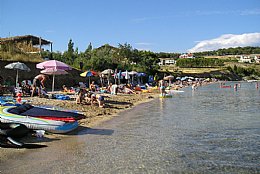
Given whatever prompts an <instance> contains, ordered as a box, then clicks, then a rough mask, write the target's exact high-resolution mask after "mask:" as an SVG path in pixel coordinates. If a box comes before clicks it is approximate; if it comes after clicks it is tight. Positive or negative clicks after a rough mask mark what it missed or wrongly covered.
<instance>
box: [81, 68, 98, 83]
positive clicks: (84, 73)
mask: <svg viewBox="0 0 260 174" xmlns="http://www.w3.org/2000/svg"><path fill="white" fill-rule="evenodd" d="M97 74H98V73H97V72H95V71H85V72H83V73H81V74H80V76H81V77H88V84H89V86H90V77H91V76H95V75H97Z"/></svg>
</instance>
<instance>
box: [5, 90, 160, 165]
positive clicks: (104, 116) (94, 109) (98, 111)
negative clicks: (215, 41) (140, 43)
mask: <svg viewBox="0 0 260 174" xmlns="http://www.w3.org/2000/svg"><path fill="white" fill-rule="evenodd" d="M156 97H158V93H157V91H154V92H153V93H140V94H118V95H108V97H106V103H105V107H104V108H99V107H98V106H97V105H85V104H84V105H83V104H76V102H75V101H74V100H56V99H46V98H39V97H25V98H24V99H26V100H27V101H28V103H30V104H32V105H36V106H37V105H44V106H54V107H61V108H64V109H69V110H77V111H79V112H82V113H83V114H84V115H85V116H86V117H85V118H84V119H82V120H79V125H80V126H79V127H78V128H77V129H76V130H74V131H73V132H70V133H68V134H51V133H46V134H45V135H44V139H50V140H51V139H61V138H65V137H67V136H69V135H70V134H77V132H79V131H80V130H82V129H86V128H91V127H93V126H95V125H97V124H99V123H100V122H103V121H106V120H109V119H112V118H113V117H116V116H117V115H118V113H119V112H122V111H125V110H127V109H131V108H133V107H134V106H136V105H138V104H140V103H143V102H148V101H150V100H153V99H154V98H156ZM20 141H21V142H23V143H36V144H42V145H47V146H48V141H39V140H38V139H37V137H36V136H35V135H34V134H33V133H32V134H29V135H28V136H27V137H25V138H23V139H21V140H20ZM30 150H31V149H15V148H0V154H1V159H0V162H1V161H4V160H7V159H8V158H10V157H13V156H14V155H18V154H22V153H25V152H26V151H30Z"/></svg>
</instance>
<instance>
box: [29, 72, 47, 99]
mask: <svg viewBox="0 0 260 174" xmlns="http://www.w3.org/2000/svg"><path fill="white" fill-rule="evenodd" d="M47 79H48V76H47V75H44V74H39V75H37V76H36V77H34V79H33V84H32V94H31V97H33V95H34V93H35V91H36V89H37V88H38V96H40V95H41V88H45V86H44V83H45V81H46V80H47Z"/></svg>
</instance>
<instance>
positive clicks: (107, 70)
mask: <svg viewBox="0 0 260 174" xmlns="http://www.w3.org/2000/svg"><path fill="white" fill-rule="evenodd" d="M113 73H114V70H112V69H105V70H104V71H102V72H101V74H103V75H107V83H108V85H109V83H110V77H111V74H113Z"/></svg>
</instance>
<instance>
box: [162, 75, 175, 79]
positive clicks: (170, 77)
mask: <svg viewBox="0 0 260 174" xmlns="http://www.w3.org/2000/svg"><path fill="white" fill-rule="evenodd" d="M173 79H174V76H171V75H170V76H166V77H164V78H163V80H173Z"/></svg>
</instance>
